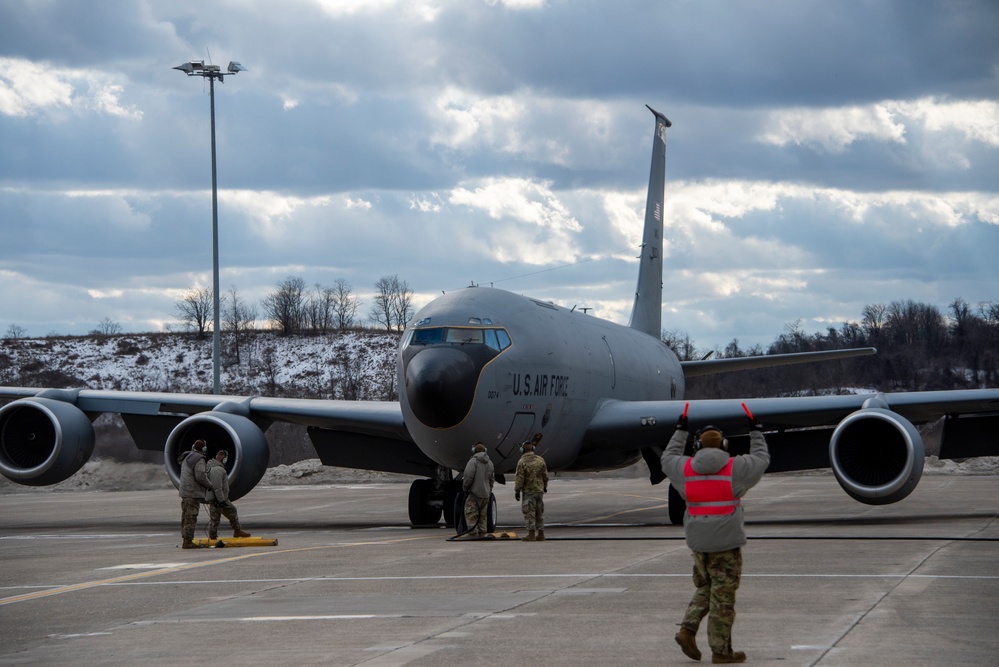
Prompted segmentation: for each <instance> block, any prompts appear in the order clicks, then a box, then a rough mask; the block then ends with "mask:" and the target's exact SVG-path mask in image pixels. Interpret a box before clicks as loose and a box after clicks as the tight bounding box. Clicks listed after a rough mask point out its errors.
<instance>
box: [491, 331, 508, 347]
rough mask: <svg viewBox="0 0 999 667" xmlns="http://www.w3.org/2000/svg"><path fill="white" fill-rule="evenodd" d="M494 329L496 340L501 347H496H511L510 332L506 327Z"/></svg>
mask: <svg viewBox="0 0 999 667" xmlns="http://www.w3.org/2000/svg"><path fill="white" fill-rule="evenodd" d="M494 331H495V332H496V340H497V342H498V343H499V347H497V348H496V349H497V350H505V349H506V348H508V347H510V344H511V341H510V334H508V333H507V332H506V329H495V330H494Z"/></svg>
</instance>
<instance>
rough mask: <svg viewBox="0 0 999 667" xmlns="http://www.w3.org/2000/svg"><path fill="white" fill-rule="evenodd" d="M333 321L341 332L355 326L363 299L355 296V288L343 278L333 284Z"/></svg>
mask: <svg viewBox="0 0 999 667" xmlns="http://www.w3.org/2000/svg"><path fill="white" fill-rule="evenodd" d="M332 296H333V304H332V307H333V319H334V322H335V324H336V326H337V328H338V329H340V331H346V330H347V329H348V328H349V327H350V326H351V325H353V324H354V318H355V317H357V311H358V310H359V309H360V308H361V299H360V297H357V296H355V295H354V288H353V287H351V285H350V283H348V282H347V281H346V280H344V279H342V278H338V279H337V281H336V282H335V283H333V295H332Z"/></svg>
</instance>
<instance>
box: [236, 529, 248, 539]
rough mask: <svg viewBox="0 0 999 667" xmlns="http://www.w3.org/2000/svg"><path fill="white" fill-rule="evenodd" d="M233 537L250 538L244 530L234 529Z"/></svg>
mask: <svg viewBox="0 0 999 667" xmlns="http://www.w3.org/2000/svg"><path fill="white" fill-rule="evenodd" d="M232 536H233V537H250V534H249V533H247V532H246V531H244V530H243V529H242V528H234V529H233V531H232Z"/></svg>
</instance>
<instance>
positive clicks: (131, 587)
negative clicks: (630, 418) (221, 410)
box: [0, 475, 999, 667]
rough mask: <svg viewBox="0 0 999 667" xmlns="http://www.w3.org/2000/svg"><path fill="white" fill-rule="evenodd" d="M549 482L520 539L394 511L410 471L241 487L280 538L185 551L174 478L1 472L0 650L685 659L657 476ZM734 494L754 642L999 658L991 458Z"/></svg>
mask: <svg viewBox="0 0 999 667" xmlns="http://www.w3.org/2000/svg"><path fill="white" fill-rule="evenodd" d="M549 490H550V493H549V494H548V495H547V496H546V501H545V502H546V512H545V518H546V521H547V524H548V525H547V528H546V531H545V532H546V536H547V537H548V539H547V541H545V542H535V543H529V542H522V541H520V540H509V539H508V540H492V541H448V540H447V538H448V537H451V536H452V535H453V531H451V530H449V529H446V528H444V527H443V525H441V527H439V528H430V529H426V528H421V529H414V528H411V527H410V526H409V523H408V519H407V511H406V507H407V499H408V492H409V486H408V485H407V484H400V483H367V484H356V485H329V486H297V487H290V486H289V487H258V488H256V489H254V490H253V492H251V493H250V494H249V495H248V496H247V497H245V498H242V499H240V500H239V501H238V502H237V503H236V505H237V506H238V508H239V514H240V519H241V521H242V524H243V527H244V529H246V530H249V531H250V532H251V533H253V535H255V536H262V537H268V538H277V539H278V544H277V545H275V546H267V547H246V548H225V549H201V550H181V549H180V548H179V543H180V536H179V523H180V502H179V499H178V497H177V494H176V492H174V491H135V492H94V491H89V492H69V493H57V492H52V491H50V490H49V491H41V492H36V493H27V494H10V495H0V508H2V511H0V665H81V664H102V665H129V667H134V666H135V665H182V664H209V665H219V664H249V663H256V664H261V663H265V664H267V663H269V664H282V665H365V666H370V667H374V666H387V665H427V666H429V665H440V664H445V665H471V664H476V665H481V664H484V663H485V664H490V665H506V664H509V665H524V664H527V665H541V664H543V665H602V666H606V665H650V664H665V665H691V664H694V662H693V661H692V660H690V659H688V658H686V657H685V656H684V655H683V654H682V653H681V652H680V650H679V647H678V646H677V645H676V643H675V642H674V640H673V635H674V634H675V632H676V630H677V624H678V623H679V621H680V620H681V617H682V615H683V612H684V610H685V608H686V605H687V602H688V601H689V599H690V596H691V594H692V593H693V585H692V583H691V559H690V555H689V551H688V550H687V548H686V546H685V544H684V541H683V536H682V528H681V527H676V526H671V525H669V523H668V519H667V518H666V486H665V485H659V486H650V485H649V484H648V481H646V480H640V479H600V478H597V479H566V478H565V477H560V478H558V479H554V480H553V481H552V482H551V484H550V486H549ZM495 491H496V495H497V497H498V498H499V503H500V513H499V526H500V528H501V529H503V530H512V531H517V532H518V534H520V535H523V530H522V528H521V523H520V521H521V515H520V512H519V507H518V505H517V504H516V503H515V502H514V499H513V489H512V488H510V487H509V486H506V487H504V486H500V485H497V486H496V488H495ZM744 506H745V507H746V514H747V532H748V534H749V543H748V544H747V545H746V546H745V547H744V548H743V558H744V567H743V579H742V586H741V588H740V589H739V594H738V601H737V605H736V609H737V612H738V617H737V619H736V622H735V627H734V633H733V646H734V648H735V649H736V650H741V651H745V652H746V653H747V654H748V662H747V664H753V665H781V666H792V665H794V666H796V665H822V666H828V665H881V666H891V665H905V666H906V667H908V666H910V665H938V664H962V665H996V664H999V520H997V517H999V477H997V476H974V477H961V476H944V475H940V476H924V477H923V479H922V481H921V482H920V484H919V486H918V487H917V489H916V491H915V492H914V493H913V494H912V495H911V496H910V497H909V498H907V499H905V500H903V501H902V502H900V503H897V504H894V505H887V506H882V507H872V506H867V505H862V504H859V503H857V502H855V501H853V500H851V499H850V498H849V497H848V496H846V494H845V493H843V492H842V491H841V490H840V488H839V486H838V485H837V483H836V481H835V479H834V478H833V477H831V476H828V475H823V476H769V477H766V478H765V479H764V480H763V482H761V483H760V485H759V486H757V487H756V488H755V489H753V490H752V491H751V492H750V493H749V494H748V496H747V497H746V499H745V501H744ZM206 514H207V512H204V511H203V512H202V516H201V517H200V519H199V531H202V530H203V528H204V526H205V524H206V522H207V516H206ZM222 534H225V533H222ZM705 631H706V624H704V625H702V628H701V632H700V634H699V635H698V643H699V645H700V647H701V649H702V651H704V652H705V659H704V661H703V662H707V663H710V652H709V650H708V648H707V637H706V634H705Z"/></svg>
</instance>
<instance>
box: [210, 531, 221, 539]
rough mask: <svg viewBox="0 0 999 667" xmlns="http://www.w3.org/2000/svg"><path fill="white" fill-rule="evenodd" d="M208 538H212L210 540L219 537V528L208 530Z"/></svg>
mask: <svg viewBox="0 0 999 667" xmlns="http://www.w3.org/2000/svg"><path fill="white" fill-rule="evenodd" d="M208 539H210V540H217V539H219V531H217V530H209V531H208Z"/></svg>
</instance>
